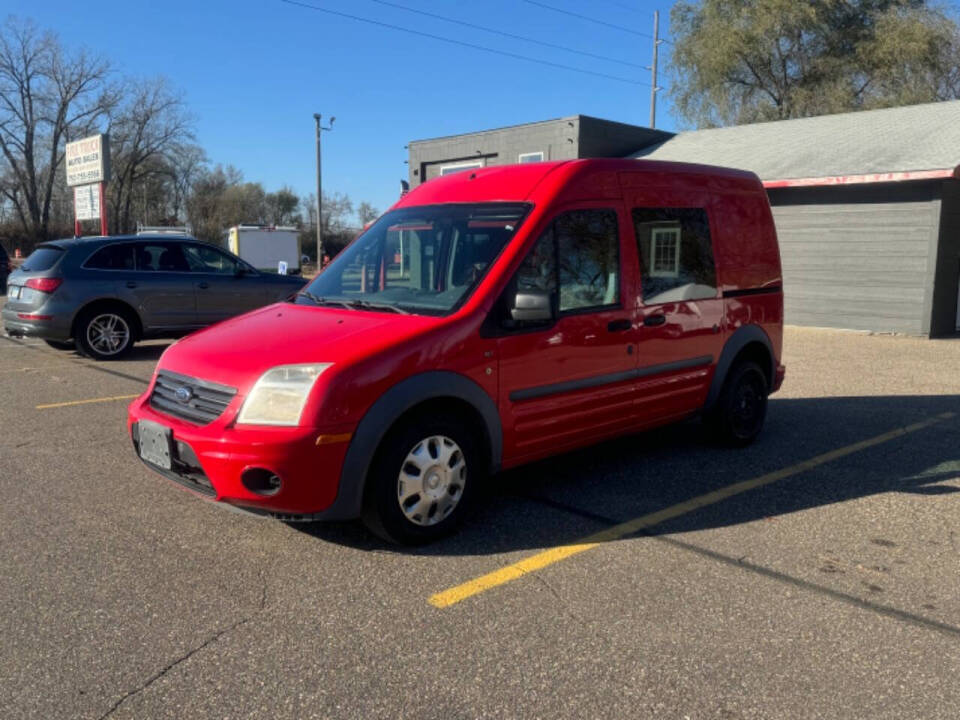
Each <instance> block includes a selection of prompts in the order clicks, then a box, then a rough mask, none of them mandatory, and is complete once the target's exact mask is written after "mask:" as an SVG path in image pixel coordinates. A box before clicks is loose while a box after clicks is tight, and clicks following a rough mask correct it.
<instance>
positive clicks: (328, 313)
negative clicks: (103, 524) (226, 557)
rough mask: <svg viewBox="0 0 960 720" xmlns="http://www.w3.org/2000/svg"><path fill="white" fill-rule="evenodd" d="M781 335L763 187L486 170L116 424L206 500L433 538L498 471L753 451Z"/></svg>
mask: <svg viewBox="0 0 960 720" xmlns="http://www.w3.org/2000/svg"><path fill="white" fill-rule="evenodd" d="M782 328H783V293H782V285H781V274H780V255H779V250H778V248H777V239H776V233H775V230H774V226H773V220H772V217H771V214H770V207H769V204H768V202H767V197H766V194H765V192H764V190H763V187H762V186H761V184H760V181H759V180H758V179H757V177H756V176H754V175H752V174H750V173H745V172H740V171H734V170H728V169H722V168H714V167H706V166H698V165H685V164H674V163H663V162H652V161H643V160H573V161H567V162H555V163H535V164H524V165H516V166H509V167H493V168H486V169H478V170H475V171H467V172H461V173H458V174H455V175H449V176H445V177H441V178H437V179H435V180H431V181H430V182H427V183H425V184H423V185H421V186H420V187H418V188H416V189H415V190H413V191H412V192H410V193H409V194H407V195H406V196H405V197H404V198H403V199H401V200H400V202H398V203H397V204H396V205H395V206H394V207H393V208H392V209H391V210H390V211H389V212H387V213H386V214H384V215H383V216H382V217H381V218H380V219H379V220H377V221H376V222H375V223H373V224H372V225H371V226H370V227H368V228H367V229H366V231H365V232H364V233H363V234H362V235H360V236H359V237H358V238H357V239H356V240H355V241H354V242H353V243H352V244H351V245H350V246H349V247H347V248H346V249H345V250H344V251H343V252H342V253H340V255H339V256H337V258H336V259H335V260H334V261H333V262H332V263H331V264H330V266H329V267H328V268H327V269H326V270H324V272H323V273H322V274H321V275H319V276H318V277H317V278H316V279H315V280H314V281H313V282H312V283H310V284H309V285H308V286H307V287H306V288H305V289H304V290H303V291H302V292H301V293H300V294H299V295H297V296H296V297H295V298H294V299H292V300H291V301H289V302H285V303H279V304H275V305H271V306H268V307H266V308H263V309H261V310H257V311H254V312H251V313H248V314H246V315H242V316H240V317H237V318H234V319H232V320H227V321H226V322H223V323H220V324H218V325H215V326H213V327H211V328H209V329H206V330H202V331H200V332H198V333H195V334H193V335H191V336H189V337H187V338H185V339H183V340H180V341H179V342H177V343H175V344H174V345H171V346H170V347H169V348H168V349H167V350H166V352H165V353H164V354H163V356H162V357H161V358H160V361H159V363H158V365H157V369H156V371H155V373H154V376H153V379H152V381H151V383H150V387H149V388H148V389H147V391H146V392H145V393H144V394H143V395H142V396H141V397H140V398H138V399H137V400H135V401H134V402H133V403H132V404H131V406H130V412H129V430H130V433H131V436H132V439H133V443H134V446H135V449H136V451H137V453H138V455H139V456H140V458H141V459H143V461H144V462H145V463H146V464H147V465H148V466H149V467H151V468H152V469H154V470H156V471H158V472H160V473H161V474H163V475H165V476H166V477H168V478H169V479H171V480H173V481H175V482H178V483H180V484H181V485H184V486H186V487H188V488H190V489H192V490H193V491H195V492H196V493H199V494H200V495H204V496H207V497H209V498H212V499H215V500H218V501H221V502H225V503H229V504H230V505H232V506H235V507H237V508H242V509H246V510H249V511H251V512H254V513H258V514H263V515H269V516H272V517H278V518H281V519H284V520H319V519H346V518H355V517H362V518H363V519H364V521H365V522H366V524H367V525H368V527H370V528H371V529H372V530H373V531H374V532H376V533H377V534H379V535H381V536H383V537H385V538H388V539H390V540H394V541H398V542H407V543H413V542H424V541H428V540H431V539H434V538H436V537H439V536H440V535H443V534H444V533H446V532H449V531H450V530H452V529H453V528H454V527H455V526H456V525H457V524H458V523H459V521H460V520H461V519H462V517H463V516H464V514H465V513H466V512H467V511H468V510H469V506H470V504H471V502H472V500H473V498H474V496H475V495H476V493H477V490H478V487H479V486H481V485H482V483H483V481H484V478H485V477H486V476H488V475H489V474H490V473H492V472H496V471H497V470H498V469H500V468H508V467H513V466H516V465H519V464H521V463H526V462H529V461H532V460H536V459H538V458H543V457H546V456H549V455H554V454H557V453H561V452H565V451H568V450H571V449H573V448H577V447H581V446H584V445H588V444H590V443H595V442H598V441H600V440H604V439H607V438H611V437H614V436H618V435H624V434H627V433H635V432H637V431H640V430H643V429H645V428H650V427H653V426H657V425H662V424H664V423H670V422H674V421H677V420H681V419H683V418H686V417H690V416H693V415H696V414H701V415H702V416H703V417H704V418H705V420H706V421H707V422H708V424H709V425H710V426H711V427H712V429H713V430H714V431H715V432H716V433H717V434H718V435H719V436H720V437H722V438H723V439H725V440H726V441H729V442H731V443H734V444H746V443H748V442H750V441H751V440H753V438H754V437H756V435H757V434H758V433H759V432H760V429H761V426H762V424H763V421H764V417H765V414H766V403H767V396H768V395H769V394H770V393H772V392H774V391H775V390H777V389H778V388H779V387H780V384H781V382H782V381H783V376H784V368H783V366H782V365H781V364H780V358H781V354H780V353H781V345H782Z"/></svg>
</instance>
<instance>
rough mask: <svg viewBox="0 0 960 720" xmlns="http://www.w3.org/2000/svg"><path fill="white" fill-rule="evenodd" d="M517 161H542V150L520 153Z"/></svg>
mask: <svg viewBox="0 0 960 720" xmlns="http://www.w3.org/2000/svg"><path fill="white" fill-rule="evenodd" d="M518 162H521V163H531V162H543V152H530V153H520V157H519V159H518Z"/></svg>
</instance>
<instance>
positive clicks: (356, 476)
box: [317, 370, 503, 520]
mask: <svg viewBox="0 0 960 720" xmlns="http://www.w3.org/2000/svg"><path fill="white" fill-rule="evenodd" d="M438 398H455V399H457V400H461V401H463V402H466V403H468V404H469V405H470V406H471V407H473V408H474V409H475V410H476V411H477V413H478V414H479V415H480V417H481V418H483V424H484V426H485V429H486V433H487V440H488V443H489V448H490V472H496V470H497V469H498V468H499V467H500V462H501V458H502V457H503V429H502V427H501V424H500V413H499V411H498V410H497V405H496V403H495V402H494V400H493V398H492V397H490V395H488V394H487V392H486V391H485V390H484V389H483V388H481V387H480V386H479V385H478V384H477V383H475V382H474V381H473V380H471V379H469V378H467V377H465V376H464V375H460V374H458V373H455V372H449V371H444V370H435V371H429V372H423V373H418V374H417V375H413V376H411V377H408V378H406V379H405V380H401V381H400V382H399V383H397V384H396V385H394V386H393V387H392V388H390V389H389V390H387V392H385V393H384V394H383V395H381V396H380V397H379V398H378V399H377V401H376V402H375V403H373V405H371V406H370V408H369V409H368V410H367V412H366V413H365V414H364V416H363V418H362V419H361V420H360V422H359V424H358V425H357V429H356V430H355V431H354V433H353V437H352V438H351V440H350V447H349V448H347V455H346V457H345V458H344V461H343V467H342V469H341V470H340V485H339V488H338V490H337V497H336V499H335V500H334V501H333V504H332V505H331V506H330V507H329V508H328V509H327V510H325V511H323V512H321V513H318V514H317V517H318V519H319V518H321V517H322V519H324V520H346V519H352V518H356V517H359V516H360V512H361V510H362V507H363V490H364V486H365V485H366V480H367V472H368V471H369V469H370V463H371V461H372V460H373V456H374V454H375V453H376V451H377V448H378V447H379V446H380V441H381V440H383V437H384V435H386V434H387V431H388V430H390V428H391V427H392V426H393V424H394V423H395V422H396V421H397V418H399V417H400V416H401V415H403V414H404V413H405V412H407V411H408V410H410V409H411V408H412V407H414V406H416V405H419V404H420V403H422V402H425V401H427V400H434V399H438Z"/></svg>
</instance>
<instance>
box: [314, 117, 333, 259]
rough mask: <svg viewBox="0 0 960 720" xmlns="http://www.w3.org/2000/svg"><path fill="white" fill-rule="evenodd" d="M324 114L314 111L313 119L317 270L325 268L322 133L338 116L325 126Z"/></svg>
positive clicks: (330, 127)
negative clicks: (315, 157)
mask: <svg viewBox="0 0 960 720" xmlns="http://www.w3.org/2000/svg"><path fill="white" fill-rule="evenodd" d="M321 117H322V115H320V113H314V114H313V119H314V120H315V121H316V123H317V272H318V273H319V272H320V271H321V270H323V221H322V218H323V215H322V214H321V213H323V181H322V173H321V167H322V166H321V154H320V133H322V132H323V131H324V130H333V121H334V120H336V119H337V118H335V117H331V118H330V125H329V126H327V127H323V126H322V125H321V124H320V119H321Z"/></svg>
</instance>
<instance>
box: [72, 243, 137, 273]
mask: <svg viewBox="0 0 960 720" xmlns="http://www.w3.org/2000/svg"><path fill="white" fill-rule="evenodd" d="M83 266H84V267H85V268H87V269H90V270H133V245H131V244H130V243H115V244H113V245H107V246H106V247H102V248H100V249H99V250H97V251H96V252H95V253H94V254H93V255H91V256H90V258H89V259H88V260H87V261H86V262H85V263H84V264H83Z"/></svg>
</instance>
